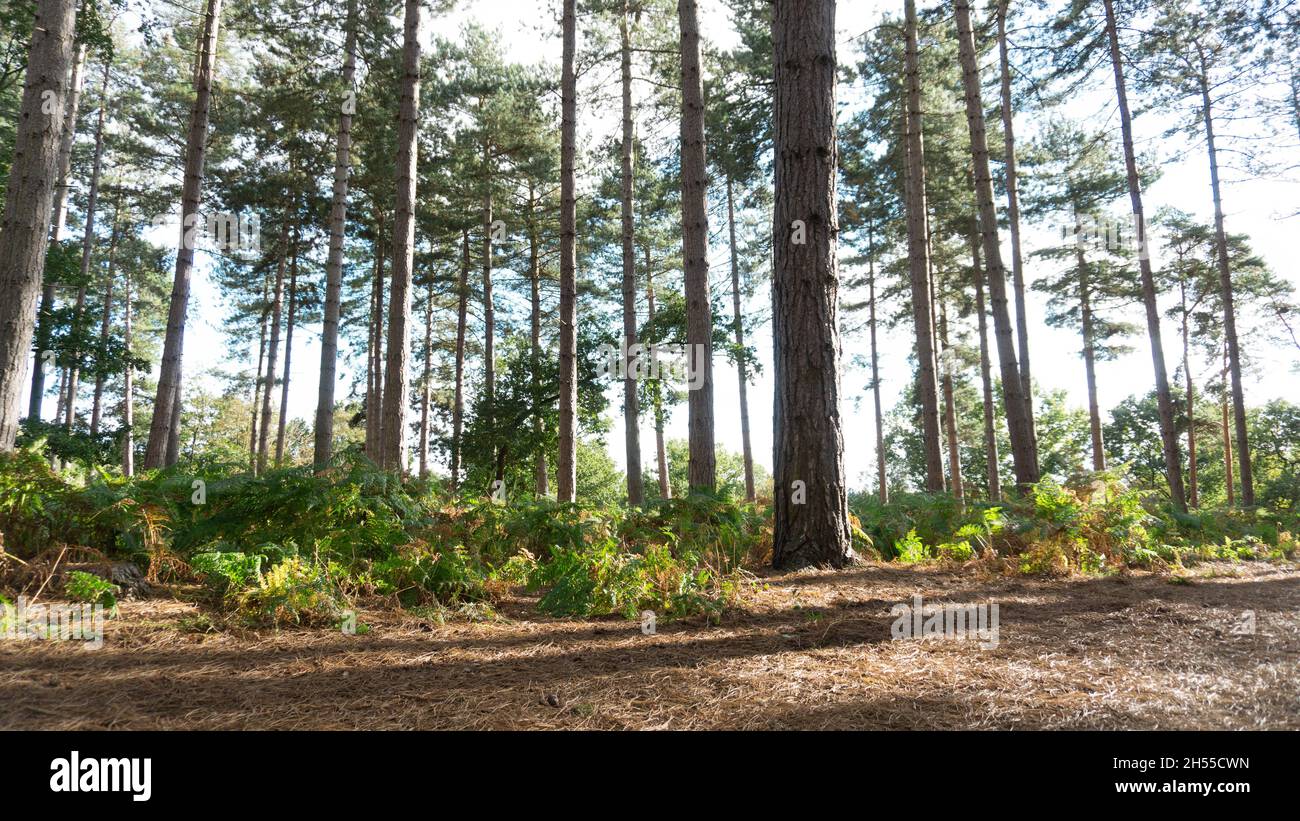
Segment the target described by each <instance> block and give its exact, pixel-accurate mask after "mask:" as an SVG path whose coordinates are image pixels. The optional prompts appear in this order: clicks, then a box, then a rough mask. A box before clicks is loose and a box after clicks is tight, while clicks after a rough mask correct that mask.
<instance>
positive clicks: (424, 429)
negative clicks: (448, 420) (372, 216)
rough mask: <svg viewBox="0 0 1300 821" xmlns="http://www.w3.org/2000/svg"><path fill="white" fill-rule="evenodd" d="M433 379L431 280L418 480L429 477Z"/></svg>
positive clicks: (426, 302)
mask: <svg viewBox="0 0 1300 821" xmlns="http://www.w3.org/2000/svg"><path fill="white" fill-rule="evenodd" d="M432 378H433V278H432V277H430V278H429V285H428V288H427V290H426V293H425V296H424V373H423V374H421V376H420V478H421V479H427V478H428V477H429V382H430V380H432Z"/></svg>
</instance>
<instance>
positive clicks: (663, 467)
mask: <svg viewBox="0 0 1300 821" xmlns="http://www.w3.org/2000/svg"><path fill="white" fill-rule="evenodd" d="M645 301H646V322H647V323H649V324H651V325H653V324H654V321H655V283H654V267H653V265H652V260H651V257H650V244H649V243H646V245H645ZM654 412H655V468H656V470H657V472H658V474H659V498H661V499H671V498H673V485H672V482H670V481H669V477H668V448H667V446H666V445H665V443H664V403H663V394H662V393H661V389H660V384H659V382H657V381H656V382H655V384H654Z"/></svg>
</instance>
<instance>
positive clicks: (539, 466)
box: [528, 180, 551, 499]
mask: <svg viewBox="0 0 1300 821" xmlns="http://www.w3.org/2000/svg"><path fill="white" fill-rule="evenodd" d="M536 208H537V192H536V190H535V188H534V184H533V181H532V180H529V182H528V291H529V293H528V297H529V315H528V320H529V327H528V342H529V352H530V355H531V356H532V387H533V401H534V403H535V406H534V411H533V438H534V441H536V442H537V443H538V444H537V452H536V455H535V462H534V465H533V489H534V493H535V494H536V496H537V498H539V499H541V498H544V497H546V496H549V495H550V493H551V488H550V479H549V477H548V476H547V469H546V448H545V447H543V446H542V444H541V443H542V433H543V427H542V425H543V421H542V408H541V403H540V402H538V397H540V396H541V395H542V387H541V381H540V374H541V367H542V268H541V250H540V247H539V245H540V241H539V239H538V236H537V211H536Z"/></svg>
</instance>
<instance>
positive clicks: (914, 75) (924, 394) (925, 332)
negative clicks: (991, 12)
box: [904, 0, 943, 492]
mask: <svg viewBox="0 0 1300 821" xmlns="http://www.w3.org/2000/svg"><path fill="white" fill-rule="evenodd" d="M904 26H905V29H906V40H907V42H906V48H905V71H906V74H907V78H906V79H907V115H906V120H905V123H906V135H905V138H904V145H905V149H904V150H905V159H906V166H907V168H906V175H905V176H906V185H905V187H906V189H907V190H906V197H905V199H906V210H907V247H908V273H909V279H910V282H911V286H912V322H913V325H914V327H915V329H916V368H917V376H918V378H917V392H918V393H919V394H920V397H919V398H920V403H921V438H922V441H923V442H924V445H925V489H926V490H928V491H931V492H934V491H942V490H943V453H942V451H941V450H940V445H939V394H938V388H937V384H936V379H935V372H934V326H933V324H932V322H931V319H930V316H931V314H930V284H929V280H930V273H929V258H930V252H929V240H928V238H927V236H926V227H925V226H926V205H925V139H924V135H923V132H922V125H921V79H920V67H919V57H918V54H917V35H916V3H915V2H914V0H906V2H905V3H904Z"/></svg>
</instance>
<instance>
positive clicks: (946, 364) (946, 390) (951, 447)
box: [939, 298, 966, 505]
mask: <svg viewBox="0 0 1300 821" xmlns="http://www.w3.org/2000/svg"><path fill="white" fill-rule="evenodd" d="M939 343H940V345H942V346H943V351H944V354H945V356H944V360H943V371H942V373H943V415H944V427H945V428H946V433H947V434H948V476H949V482H950V487H951V489H952V495H953V496H956V497H957V503H958V504H959V505H960V504H962V503H963V502H964V501H965V499H966V490H965V486H964V485H963V484H962V480H961V448H960V443H959V441H958V438H957V402H956V399H955V397H954V396H953V389H952V371H953V363H952V358H951V356H949V355H948V351H949V347H948V305H947V302H946V300H944V299H942V298H940V300H939Z"/></svg>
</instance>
